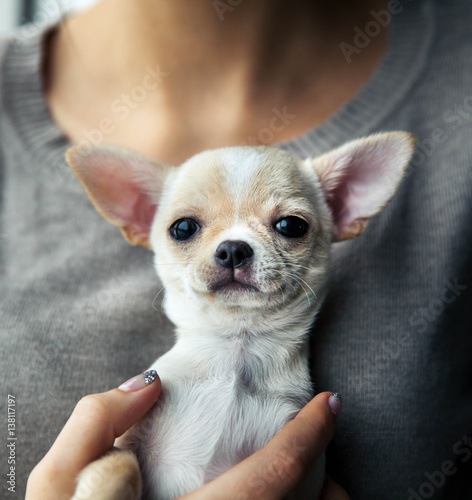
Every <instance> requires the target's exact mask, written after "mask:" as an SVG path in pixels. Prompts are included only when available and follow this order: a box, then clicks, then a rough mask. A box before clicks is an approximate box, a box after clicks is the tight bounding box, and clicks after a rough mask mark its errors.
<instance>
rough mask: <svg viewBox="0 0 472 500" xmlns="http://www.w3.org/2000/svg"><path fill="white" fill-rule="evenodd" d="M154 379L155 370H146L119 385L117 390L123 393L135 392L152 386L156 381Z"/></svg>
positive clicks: (155, 375) (155, 376)
mask: <svg viewBox="0 0 472 500" xmlns="http://www.w3.org/2000/svg"><path fill="white" fill-rule="evenodd" d="M156 378H157V372H156V370H148V371H147V372H144V373H140V374H139V375H136V377H133V378H130V379H129V380H127V381H126V382H124V383H123V384H121V385H120V387H118V389H119V390H120V391H124V392H136V391H139V390H140V389H142V388H143V387H146V386H147V385H149V384H152V383H153V382H154V380H156Z"/></svg>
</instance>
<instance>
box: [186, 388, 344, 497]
mask: <svg viewBox="0 0 472 500" xmlns="http://www.w3.org/2000/svg"><path fill="white" fill-rule="evenodd" d="M330 395H331V393H329V392H324V393H321V394H318V395H317V396H316V397H315V398H313V399H312V400H311V401H310V403H308V404H307V405H306V406H305V407H304V408H303V409H302V410H301V411H300V412H299V413H298V415H297V416H296V417H295V418H294V419H293V420H292V421H291V422H289V423H288V424H287V425H286V426H285V427H284V428H283V429H282V431H281V432H279V433H278V434H277V436H275V437H274V439H272V440H271V441H270V442H269V443H268V444H267V445H266V446H265V447H264V448H262V449H261V450H259V451H258V452H256V453H254V454H253V455H251V456H250V457H248V458H247V459H246V460H244V461H243V462H241V463H239V464H238V465H236V466H235V467H233V468H232V469H230V470H229V471H227V472H226V473H225V474H223V475H221V476H220V477H219V478H217V479H215V480H214V481H212V482H210V483H208V485H207V486H205V487H203V488H202V489H201V490H198V491H200V492H201V493H202V494H201V495H200V496H198V495H195V496H194V497H193V498H205V499H210V498H220V497H221V492H224V491H231V492H239V496H237V497H235V498H238V499H241V500H242V499H251V498H258V499H265V498H267V499H268V498H283V497H284V496H285V495H286V494H287V493H289V492H290V491H291V490H292V489H293V488H294V487H295V486H296V485H297V484H298V482H299V481H300V480H301V479H302V478H303V476H304V475H305V474H306V473H307V472H308V470H309V467H310V466H311V465H312V464H314V463H315V461H316V459H317V458H319V457H320V456H321V454H322V453H323V451H324V450H325V448H326V447H327V445H328V443H329V441H330V440H331V438H332V436H333V433H334V428H335V422H336V416H335V414H334V413H333V411H332V410H331V408H330V406H329V404H328V401H329V398H330ZM338 412H339V411H338ZM182 498H183V499H184V498H186V497H185V496H184V497H182ZM188 498H191V497H190V496H189V497H188Z"/></svg>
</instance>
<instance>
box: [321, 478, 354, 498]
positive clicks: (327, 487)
mask: <svg viewBox="0 0 472 500" xmlns="http://www.w3.org/2000/svg"><path fill="white" fill-rule="evenodd" d="M320 500H351V497H350V496H349V495H348V494H347V493H346V490H345V489H344V488H342V487H341V486H339V484H338V483H335V482H334V481H333V480H332V479H331V478H330V477H329V476H328V475H327V476H326V479H325V482H324V485H323V490H322V492H321V497H320Z"/></svg>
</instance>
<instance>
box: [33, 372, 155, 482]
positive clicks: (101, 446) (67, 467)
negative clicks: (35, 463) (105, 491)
mask: <svg viewBox="0 0 472 500" xmlns="http://www.w3.org/2000/svg"><path fill="white" fill-rule="evenodd" d="M146 374H149V372H146ZM154 374H155V372H154ZM144 375H145V374H141V375H138V376H137V377H134V378H133V379H131V381H134V382H132V383H131V381H128V382H127V383H131V391H129V390H128V391H126V389H127V388H128V389H129V387H127V386H125V384H126V383H125V384H123V385H122V386H120V387H123V386H124V389H125V390H120V389H113V390H111V391H108V392H104V393H101V394H92V395H89V396H85V397H84V398H82V399H81V400H80V401H79V403H78V404H77V406H76V407H75V409H74V411H73V413H72V415H71V416H70V418H69V420H68V421H67V423H66V425H65V426H64V428H63V429H62V431H61V433H60V434H59V436H58V437H57V439H56V441H55V443H54V444H53V446H52V447H51V449H50V450H49V452H48V453H47V455H46V456H45V457H44V459H43V461H42V462H43V464H42V465H46V466H47V467H49V468H50V469H52V470H54V471H55V472H56V473H60V474H65V475H66V476H72V477H75V476H76V475H77V474H78V473H79V472H80V471H81V470H82V469H83V468H84V467H85V466H86V465H88V464H89V463H90V462H92V461H93V460H95V459H97V458H98V457H100V456H101V455H103V454H104V453H105V452H106V451H108V450H109V449H110V448H111V447H112V446H113V443H114V441H115V438H117V437H118V436H120V435H121V434H123V433H124V432H125V431H126V430H127V429H129V428H130V427H131V426H132V425H133V424H134V423H135V422H137V421H138V420H139V419H140V418H141V417H143V416H144V414H145V413H146V412H147V411H148V410H149V409H150V408H151V406H152V405H153V404H154V403H155V402H156V400H157V398H158V397H159V394H160V391H161V384H160V380H159V377H157V374H156V376H155V379H154V380H152V381H151V382H153V383H147V384H146V383H145V377H144ZM148 380H149V379H148ZM133 383H134V387H133ZM138 389H139V390H138ZM70 450H73V453H71V451H70Z"/></svg>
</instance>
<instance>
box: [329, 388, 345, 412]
mask: <svg viewBox="0 0 472 500" xmlns="http://www.w3.org/2000/svg"><path fill="white" fill-rule="evenodd" d="M328 404H329V407H330V408H331V411H332V412H333V413H334V414H335V415H336V416H337V415H339V414H340V413H341V408H342V406H343V402H342V399H341V395H340V394H339V393H337V392H333V394H331V396H330V397H329V400H328Z"/></svg>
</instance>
